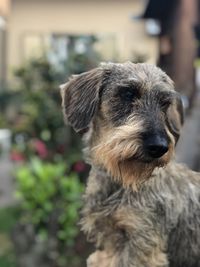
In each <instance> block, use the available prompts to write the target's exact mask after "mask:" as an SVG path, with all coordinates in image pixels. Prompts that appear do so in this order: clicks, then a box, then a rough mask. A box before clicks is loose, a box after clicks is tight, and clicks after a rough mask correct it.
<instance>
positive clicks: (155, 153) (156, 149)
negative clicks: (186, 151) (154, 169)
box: [147, 145, 168, 158]
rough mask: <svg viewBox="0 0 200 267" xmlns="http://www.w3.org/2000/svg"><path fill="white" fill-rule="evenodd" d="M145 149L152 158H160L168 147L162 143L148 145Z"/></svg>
mask: <svg viewBox="0 0 200 267" xmlns="http://www.w3.org/2000/svg"><path fill="white" fill-rule="evenodd" d="M147 149H148V153H149V155H150V156H151V157H153V158H160V157H161V156H162V155H164V154H165V153H166V152H167V151H168V147H167V146H162V145H150V146H148V148H147Z"/></svg>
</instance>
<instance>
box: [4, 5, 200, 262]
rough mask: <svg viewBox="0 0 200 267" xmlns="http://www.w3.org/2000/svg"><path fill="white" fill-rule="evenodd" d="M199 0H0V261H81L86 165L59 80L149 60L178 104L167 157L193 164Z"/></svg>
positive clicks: (198, 118)
mask: <svg viewBox="0 0 200 267" xmlns="http://www.w3.org/2000/svg"><path fill="white" fill-rule="evenodd" d="M199 40H200V1H199V0H190V1H189V0H123V1H122V0H121V1H120V0H0V266H1V267H35V266H40V267H68V266H70V267H84V266H85V259H86V258H87V256H88V254H89V253H90V252H91V251H92V250H93V248H92V246H91V245H89V244H87V242H86V240H85V237H84V236H83V235H82V234H81V233H80V230H79V226H78V223H77V222H78V220H79V217H80V215H79V211H80V209H81V205H82V200H81V195H82V193H83V191H84V186H85V182H86V178H87V174H88V171H89V166H87V165H86V164H85V163H84V161H83V159H82V154H81V142H80V139H79V137H78V136H76V135H75V134H74V133H73V131H72V130H71V128H70V127H67V126H64V123H63V118H62V113H61V98H60V93H59V89H58V88H59V84H61V83H64V82H65V81H67V78H68V77H69V75H70V74H72V73H77V74H78V73H81V72H83V71H87V70H89V69H91V68H93V67H95V66H97V65H98V64H99V63H100V62H102V61H112V62H124V61H127V60H129V61H132V62H135V63H136V62H150V63H153V64H157V65H158V66H160V67H161V68H162V69H163V70H164V71H166V72H167V74H169V75H170V77H171V78H172V79H173V80H174V81H175V86H176V89H177V90H178V91H179V92H180V93H181V95H182V100H183V103H184V107H185V115H186V119H185V126H184V128H183V132H182V136H181V139H180V142H179V145H178V147H177V160H178V161H180V162H184V163H185V164H187V165H188V166H189V167H190V168H192V169H194V170H200V136H199V132H200V97H199V95H200V94H199V90H200V41H199Z"/></svg>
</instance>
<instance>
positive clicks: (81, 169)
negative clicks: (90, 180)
mask: <svg viewBox="0 0 200 267" xmlns="http://www.w3.org/2000/svg"><path fill="white" fill-rule="evenodd" d="M73 170H74V171H75V172H78V173H80V172H84V171H85V170H86V165H85V163H84V162H83V161H77V162H76V163H75V164H74V166H73Z"/></svg>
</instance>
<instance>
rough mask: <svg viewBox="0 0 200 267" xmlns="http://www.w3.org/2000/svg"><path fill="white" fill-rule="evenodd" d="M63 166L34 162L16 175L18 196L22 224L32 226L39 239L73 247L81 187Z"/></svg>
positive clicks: (76, 178)
mask: <svg viewBox="0 0 200 267" xmlns="http://www.w3.org/2000/svg"><path fill="white" fill-rule="evenodd" d="M67 172H68V170H67V168H66V166H65V165H64V164H63V163H57V164H52V163H44V162H42V161H41V160H39V159H37V158H33V159H32V160H31V161H30V163H28V164H26V165H23V166H21V167H20V168H19V169H18V171H17V173H16V181H17V196H18V197H20V199H21V200H22V207H23V210H24V216H23V222H24V223H26V224H27V223H31V224H33V225H34V226H35V229H36V231H37V233H38V234H39V235H40V237H42V238H44V239H45V238H51V237H54V238H57V239H58V240H59V241H61V242H63V243H64V244H65V245H67V246H72V245H73V244H74V238H75V237H76V235H77V233H78V228H77V220H78V217H79V213H78V212H79V209H80V207H81V193H82V191H83V185H82V184H81V183H80V181H79V179H78V177H77V175H76V174H75V173H69V172H68V174H67Z"/></svg>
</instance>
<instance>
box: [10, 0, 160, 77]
mask: <svg viewBox="0 0 200 267" xmlns="http://www.w3.org/2000/svg"><path fill="white" fill-rule="evenodd" d="M143 9H144V2H143V1H142V0H123V1H120V0H107V1H106V0H13V1H12V5H11V11H10V17H9V20H8V48H7V65H8V70H9V73H10V74H11V72H12V69H13V67H15V66H18V65H19V64H21V63H22V62H23V60H24V59H25V47H24V37H25V36H26V35H27V34H33V35H34V34H36V35H38V34H39V35H44V34H49V33H69V34H104V35H105V34H108V35H109V34H111V35H114V36H115V40H116V41H115V46H116V47H115V48H116V51H117V57H118V60H120V61H124V60H131V59H132V55H133V54H134V53H135V54H144V55H147V60H148V61H149V62H152V63H155V62H156V58H157V51H158V49H157V40H156V39H155V38H150V37H148V36H147V35H146V33H145V24H144V22H143V21H139V20H133V19H131V16H133V15H140V14H141V13H142V12H143ZM105 49H109V48H108V47H107V48H106V46H105ZM105 52H106V51H105ZM105 54H106V53H105Z"/></svg>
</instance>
